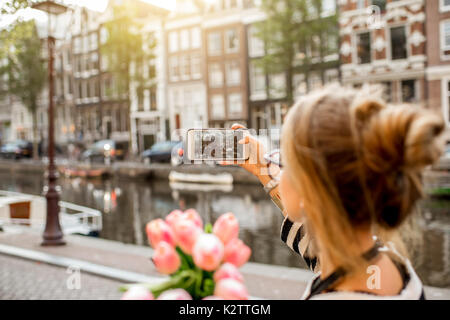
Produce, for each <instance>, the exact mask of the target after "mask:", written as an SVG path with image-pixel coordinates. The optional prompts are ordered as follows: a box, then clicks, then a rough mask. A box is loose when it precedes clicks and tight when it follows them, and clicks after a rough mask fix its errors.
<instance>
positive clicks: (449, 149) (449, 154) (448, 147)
mask: <svg viewBox="0 0 450 320" xmlns="http://www.w3.org/2000/svg"><path fill="white" fill-rule="evenodd" d="M444 158H446V159H450V144H447V145H446V146H445V151H444Z"/></svg>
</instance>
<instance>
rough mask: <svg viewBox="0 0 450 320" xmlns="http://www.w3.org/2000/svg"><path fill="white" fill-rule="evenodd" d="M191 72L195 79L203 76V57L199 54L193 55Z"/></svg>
mask: <svg viewBox="0 0 450 320" xmlns="http://www.w3.org/2000/svg"><path fill="white" fill-rule="evenodd" d="M191 74H192V78H194V79H198V78H201V76H202V70H201V58H200V55H198V54H195V55H192V56H191Z"/></svg>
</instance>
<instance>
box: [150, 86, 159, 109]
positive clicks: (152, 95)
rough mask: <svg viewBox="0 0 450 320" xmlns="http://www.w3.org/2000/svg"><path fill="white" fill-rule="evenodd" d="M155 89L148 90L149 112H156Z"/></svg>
mask: <svg viewBox="0 0 450 320" xmlns="http://www.w3.org/2000/svg"><path fill="white" fill-rule="evenodd" d="M156 103H157V100H156V88H154V87H153V88H151V89H150V110H157V109H158V108H157V105H156Z"/></svg>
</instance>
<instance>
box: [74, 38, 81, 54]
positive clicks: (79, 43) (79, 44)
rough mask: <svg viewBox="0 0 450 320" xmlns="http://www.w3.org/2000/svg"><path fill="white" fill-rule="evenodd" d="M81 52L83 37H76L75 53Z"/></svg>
mask: <svg viewBox="0 0 450 320" xmlns="http://www.w3.org/2000/svg"><path fill="white" fill-rule="evenodd" d="M79 52H81V38H80V37H76V38H75V39H74V40H73V53H79Z"/></svg>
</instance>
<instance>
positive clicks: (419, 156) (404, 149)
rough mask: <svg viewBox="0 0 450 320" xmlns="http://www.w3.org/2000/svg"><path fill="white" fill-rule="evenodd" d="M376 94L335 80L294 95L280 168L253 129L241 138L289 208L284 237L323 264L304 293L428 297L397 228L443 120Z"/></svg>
mask: <svg viewBox="0 0 450 320" xmlns="http://www.w3.org/2000/svg"><path fill="white" fill-rule="evenodd" d="M379 96H380V95H379V94H376V93H375V92H374V90H373V87H372V88H370V87H365V88H364V89H361V90H355V89H348V88H343V87H340V86H332V87H328V88H325V89H323V90H320V91H317V92H313V93H311V94H309V95H307V96H305V97H304V98H302V99H301V100H300V101H298V102H297V103H296V104H295V105H294V106H293V107H292V108H291V110H290V111H289V113H288V115H287V117H286V119H285V124H284V127H283V131H282V139H281V155H282V159H283V169H282V170H280V167H279V166H278V164H279V163H276V162H278V161H276V160H275V161H274V158H276V157H274V155H272V157H266V159H263V157H262V155H263V154H264V150H263V148H262V146H261V144H260V143H259V142H257V141H256V140H255V139H253V138H247V140H246V141H241V143H250V150H251V154H253V155H257V156H256V159H255V158H252V157H251V158H250V159H249V160H248V161H246V162H245V163H244V164H241V166H242V167H243V168H245V169H247V170H248V171H250V172H251V173H253V174H255V175H256V176H257V177H258V178H259V180H260V181H261V183H262V184H263V185H264V186H265V189H266V191H268V192H269V193H270V195H271V197H272V199H273V200H274V202H275V203H276V204H277V205H278V207H279V208H280V209H281V210H282V212H283V214H284V215H285V220H284V222H283V225H282V228H281V237H282V240H283V241H284V242H286V244H287V245H288V246H289V247H290V248H291V249H293V250H294V251H295V252H297V253H300V254H301V255H302V256H303V258H304V259H305V261H306V263H307V264H308V266H309V267H310V268H311V269H312V270H313V271H315V272H316V273H317V274H316V275H315V277H314V278H313V279H312V281H311V282H310V283H309V284H308V287H307V289H306V292H305V293H304V299H424V298H425V297H424V294H423V286H422V283H421V281H420V280H419V278H418V277H417V275H416V273H415V271H414V269H413V268H412V266H411V263H410V262H409V260H408V259H407V258H405V257H404V255H401V254H400V253H398V252H397V250H399V251H401V249H402V247H401V242H400V241H398V237H397V232H398V228H399V227H400V225H401V224H402V223H403V222H404V221H405V220H406V219H407V218H408V216H410V215H411V213H412V212H413V211H414V209H415V206H416V205H417V201H418V200H419V199H420V198H421V196H422V190H421V172H422V170H423V169H424V167H425V166H427V165H430V164H432V163H433V162H434V161H435V160H437V159H438V158H439V156H440V154H441V149H442V148H441V147H440V143H439V141H438V136H439V135H440V134H441V133H442V132H443V130H444V123H443V120H442V118H441V117H439V116H438V115H436V114H434V113H432V112H431V111H428V110H425V109H421V108H419V107H415V106H411V105H403V106H389V107H387V106H386V105H385V103H384V102H383V101H382V100H381V99H380V98H379ZM233 128H234V129H239V128H242V126H240V125H234V126H233ZM393 243H396V246H394V245H393Z"/></svg>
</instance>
